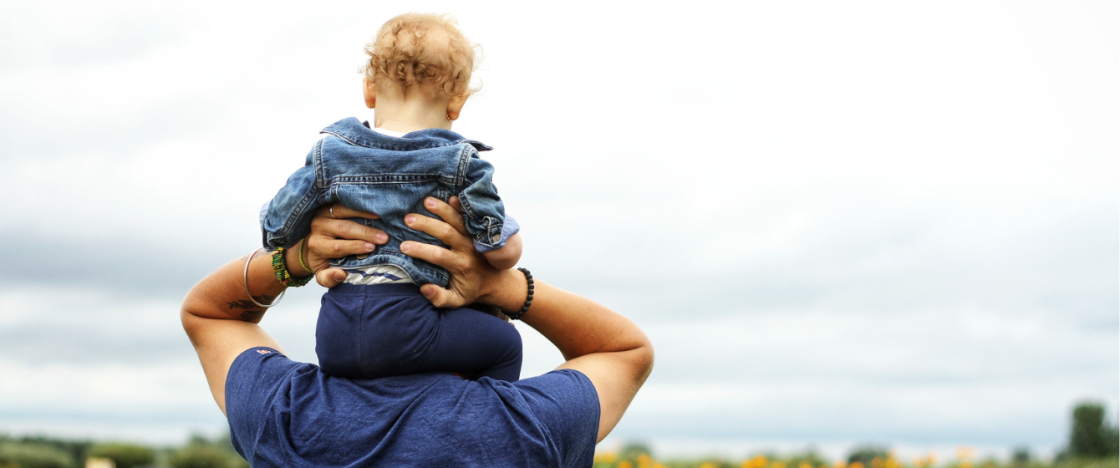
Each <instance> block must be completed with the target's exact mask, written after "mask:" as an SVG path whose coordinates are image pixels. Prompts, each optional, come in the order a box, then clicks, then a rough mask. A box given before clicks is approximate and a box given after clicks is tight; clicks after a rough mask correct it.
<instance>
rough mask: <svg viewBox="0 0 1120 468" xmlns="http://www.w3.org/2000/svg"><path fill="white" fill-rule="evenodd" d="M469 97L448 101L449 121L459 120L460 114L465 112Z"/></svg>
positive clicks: (457, 97)
mask: <svg viewBox="0 0 1120 468" xmlns="http://www.w3.org/2000/svg"><path fill="white" fill-rule="evenodd" d="M468 97H469V96H455V97H453V98H451V100H450V101H447V120H456V119H458V118H459V113H460V112H462V111H463V105H464V104H466V103H467V98H468Z"/></svg>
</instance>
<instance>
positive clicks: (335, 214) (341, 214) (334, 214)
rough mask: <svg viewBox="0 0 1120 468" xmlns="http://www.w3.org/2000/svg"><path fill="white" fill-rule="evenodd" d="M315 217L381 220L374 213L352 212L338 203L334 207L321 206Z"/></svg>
mask: <svg viewBox="0 0 1120 468" xmlns="http://www.w3.org/2000/svg"><path fill="white" fill-rule="evenodd" d="M315 215H316V216H325V217H327V218H333V219H346V218H365V219H381V217H380V216H377V215H375V214H373V213H367V212H365V211H358V210H351V209H350V208H347V207H345V206H342V205H340V204H338V203H335V204H333V205H326V206H320V207H319V209H318V210H315Z"/></svg>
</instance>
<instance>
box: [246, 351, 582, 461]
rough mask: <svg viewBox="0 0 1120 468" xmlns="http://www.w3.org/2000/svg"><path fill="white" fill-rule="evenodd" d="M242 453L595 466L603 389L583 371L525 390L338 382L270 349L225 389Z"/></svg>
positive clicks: (411, 379) (452, 381)
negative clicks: (599, 390)
mask: <svg viewBox="0 0 1120 468" xmlns="http://www.w3.org/2000/svg"><path fill="white" fill-rule="evenodd" d="M226 411H227V414H228V418H229V426H230V434H231V436H232V438H233V445H234V447H235V448H236V449H237V451H238V453H240V454H241V455H242V456H243V457H245V459H246V460H249V462H250V463H251V464H252V466H254V467H273V466H275V467H305V466H307V467H312V466H314V467H324V466H338V467H366V466H486V467H506V466H559V467H587V466H591V465H592V461H593V458H594V454H595V439H596V435H597V434H598V431H599V399H598V395H597V394H596V392H595V387H594V386H592V384H591V381H590V380H588V379H587V377H586V376H585V375H583V374H582V373H580V372H578V371H575V370H570V369H566V370H558V371H552V372H549V373H547V374H545V375H541V376H538V377H532V378H528V379H524V380H521V381H518V382H513V383H510V382H503V381H498V380H493V379H490V378H482V379H479V380H477V381H471V380H464V379H462V378H459V377H456V376H454V375H451V374H446V373H426V374H413V375H405V376H396V377H385V378H379V379H369V380H351V379H345V378H339V377H331V376H329V375H326V374H324V373H322V372H320V371H319V368H318V366H315V365H313V364H307V363H300V362H295V361H292V360H290V359H288V358H287V357H286V356H284V355H283V354H280V353H279V352H278V351H276V350H274V349H271V348H252V349H249V350H246V351H245V352H243V353H241V355H240V356H238V357H237V359H235V360H234V362H233V365H232V366H231V367H230V370H229V375H228V376H227V378H226Z"/></svg>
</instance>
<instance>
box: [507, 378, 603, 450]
mask: <svg viewBox="0 0 1120 468" xmlns="http://www.w3.org/2000/svg"><path fill="white" fill-rule="evenodd" d="M512 385H513V386H514V387H517V388H519V389H520V390H521V395H522V396H523V398H524V399H525V402H526V404H527V405H528V406H529V408H530V409H531V411H532V412H533V414H534V415H535V416H536V418H537V421H538V422H540V423H541V424H542V425H543V426H544V427H546V428H548V431H549V433H550V434H551V435H552V443H553V444H555V447H556V450H557V451H558V453H559V454H560V455H561V457H563V460H562V461H561V464H560V466H564V467H569V466H571V467H577V466H578V467H587V466H591V465H592V463H593V461H594V459H595V442H596V439H597V438H598V435H599V394H598V393H597V392H595V386H594V385H592V384H591V380H590V379H588V378H587V376H585V375H583V373H582V372H579V371H577V370H574V369H561V370H555V371H552V372H549V373H547V374H544V375H541V376H537V377H531V378H528V379H524V380H519V381H517V382H514V383H513V384H512Z"/></svg>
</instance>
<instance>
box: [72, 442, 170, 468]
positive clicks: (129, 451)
mask: <svg viewBox="0 0 1120 468" xmlns="http://www.w3.org/2000/svg"><path fill="white" fill-rule="evenodd" d="M89 456H90V457H98V458H108V459H110V460H113V464H114V465H116V467H117V468H132V467H134V466H142V465H151V464H152V462H154V461H155V460H156V453H155V451H154V450H152V449H150V448H148V447H144V446H142V445H133V444H121V443H111V444H98V445H95V446H93V448H91V449H90V451H89Z"/></svg>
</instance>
